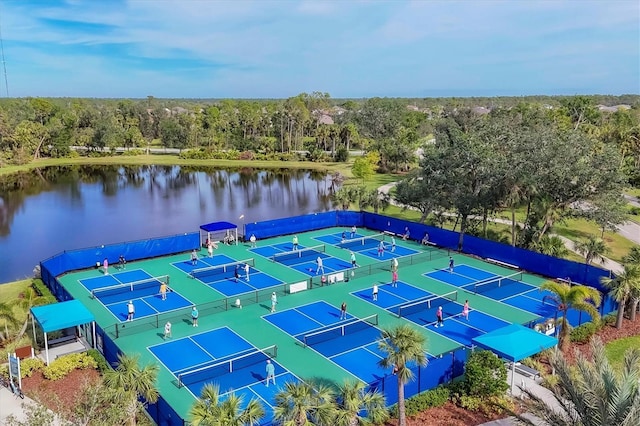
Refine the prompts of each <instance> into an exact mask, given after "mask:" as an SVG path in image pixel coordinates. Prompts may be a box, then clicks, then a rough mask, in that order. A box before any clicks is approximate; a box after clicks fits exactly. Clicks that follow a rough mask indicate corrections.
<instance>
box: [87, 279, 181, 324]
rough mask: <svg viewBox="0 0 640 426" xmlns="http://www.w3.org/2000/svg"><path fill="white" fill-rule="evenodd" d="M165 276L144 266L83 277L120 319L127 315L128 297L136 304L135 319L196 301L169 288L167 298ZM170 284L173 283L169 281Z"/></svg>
mask: <svg viewBox="0 0 640 426" xmlns="http://www.w3.org/2000/svg"><path fill="white" fill-rule="evenodd" d="M163 279H164V278H162V277H152V276H151V275H149V274H148V273H147V272H145V271H143V270H142V269H134V270H130V271H125V272H118V273H115V274H111V275H102V276H99V277H94V278H87V279H84V280H80V283H81V284H82V285H83V286H84V287H85V288H87V290H89V291H91V292H92V294H94V296H95V298H96V299H98V300H99V301H100V302H101V303H102V304H103V305H104V306H105V307H106V308H107V309H108V310H109V311H110V312H111V313H112V314H113V315H114V316H115V317H116V318H117V319H118V320H119V321H120V322H124V321H126V320H127V317H128V307H127V304H128V302H129V301H132V302H133V305H134V307H135V316H134V319H138V318H143V317H146V316H152V315H156V314H158V313H161V312H168V311H173V310H175V309H181V308H185V307H187V306H191V305H193V303H192V302H190V301H189V300H188V299H186V298H185V297H183V296H181V295H180V294H179V293H177V292H175V291H169V292H167V294H166V298H165V300H163V299H162V296H161V295H160V285H161V284H162V280H163ZM169 284H170V283H169Z"/></svg>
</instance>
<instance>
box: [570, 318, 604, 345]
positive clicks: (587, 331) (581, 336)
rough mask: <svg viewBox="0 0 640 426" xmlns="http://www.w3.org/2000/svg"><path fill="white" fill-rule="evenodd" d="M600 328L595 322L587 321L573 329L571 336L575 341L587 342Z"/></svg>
mask: <svg viewBox="0 0 640 426" xmlns="http://www.w3.org/2000/svg"><path fill="white" fill-rule="evenodd" d="M598 329H599V327H598V326H597V325H596V324H595V323H592V322H585V323H584V324H582V325H579V326H578V327H576V328H574V329H573V330H571V331H570V333H569V336H570V338H571V341H572V342H573V343H587V342H588V341H589V339H591V336H593V335H594V334H596V332H597V331H598Z"/></svg>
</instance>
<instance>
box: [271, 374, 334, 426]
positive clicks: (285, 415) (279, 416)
mask: <svg viewBox="0 0 640 426" xmlns="http://www.w3.org/2000/svg"><path fill="white" fill-rule="evenodd" d="M335 416H336V404H335V395H334V393H333V391H332V390H331V388H329V387H328V386H326V385H324V384H320V383H317V384H313V383H307V382H297V383H294V382H287V383H285V385H284V389H283V390H282V391H280V392H278V393H277V394H276V396H275V407H274V409H273V418H274V420H275V422H276V423H278V424H281V425H283V426H303V425H330V424H331V423H332V422H333V420H334V419H335Z"/></svg>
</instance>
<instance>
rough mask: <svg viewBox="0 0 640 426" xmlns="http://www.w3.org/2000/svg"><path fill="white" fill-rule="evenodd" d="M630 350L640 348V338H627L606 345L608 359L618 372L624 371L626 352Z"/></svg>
mask: <svg viewBox="0 0 640 426" xmlns="http://www.w3.org/2000/svg"><path fill="white" fill-rule="evenodd" d="M630 348H640V336H632V337H625V338H624V339H618V340H614V341H612V342H609V343H607V344H606V345H605V352H606V353H607V358H608V359H609V362H610V363H611V365H613V368H615V369H616V370H617V371H620V370H621V369H622V362H623V360H624V354H625V352H626V351H627V350H628V349H630Z"/></svg>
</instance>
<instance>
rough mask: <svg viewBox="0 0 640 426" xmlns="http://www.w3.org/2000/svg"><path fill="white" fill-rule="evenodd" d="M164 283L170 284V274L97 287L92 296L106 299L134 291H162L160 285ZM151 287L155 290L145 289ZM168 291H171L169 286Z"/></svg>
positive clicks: (151, 292)
mask: <svg viewBox="0 0 640 426" xmlns="http://www.w3.org/2000/svg"><path fill="white" fill-rule="evenodd" d="M162 283H165V284H167V286H169V276H168V275H161V276H158V277H151V278H146V279H144V280H139V281H133V282H130V283H124V284H116V285H112V286H108V287H100V288H95V289H93V290H91V297H92V298H94V299H95V298H98V299H104V298H106V297H109V296H114V295H117V294H124V293H129V292H133V291H138V292H144V293H148V294H154V293H160V285H162ZM150 289H153V290H154V291H145V290H150ZM167 291H169V289H168V288H167ZM128 297H129V296H128ZM131 297H132V296H131Z"/></svg>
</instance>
